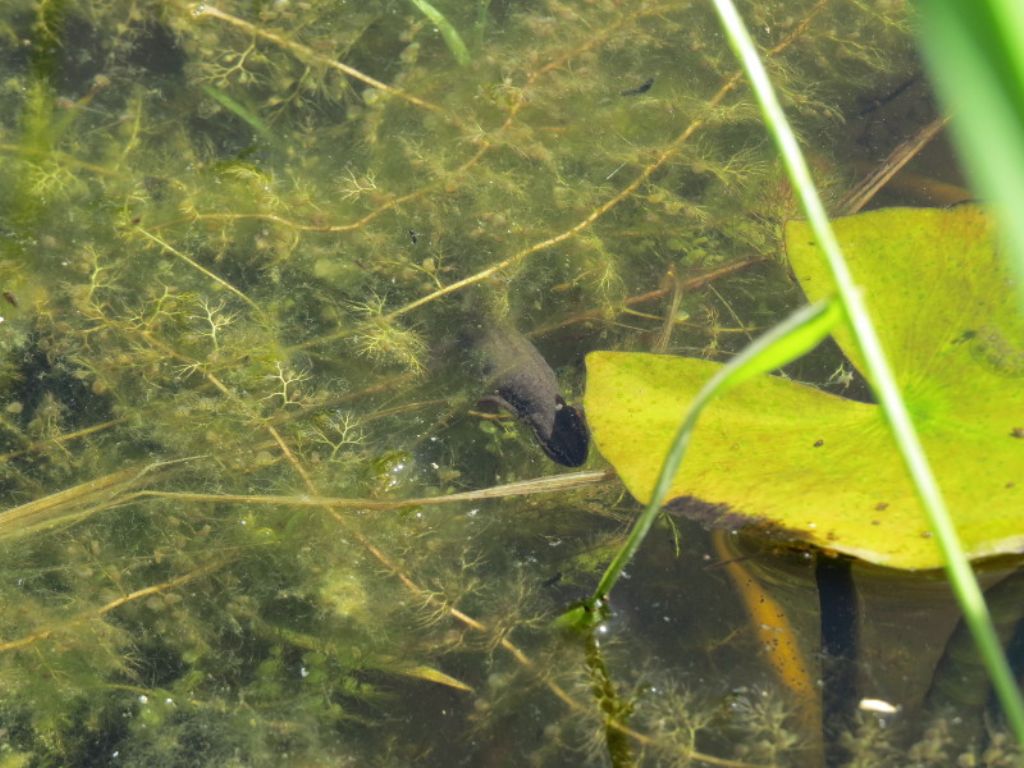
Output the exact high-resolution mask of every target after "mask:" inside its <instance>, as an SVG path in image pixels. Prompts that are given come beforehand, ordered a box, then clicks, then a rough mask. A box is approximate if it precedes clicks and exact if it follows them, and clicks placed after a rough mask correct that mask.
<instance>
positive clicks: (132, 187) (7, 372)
mask: <svg viewBox="0 0 1024 768" xmlns="http://www.w3.org/2000/svg"><path fill="white" fill-rule="evenodd" d="M741 10H742V11H743V13H744V15H745V18H746V20H747V23H748V25H749V26H750V28H751V29H752V30H753V33H754V34H755V37H756V38H757V41H758V43H759V45H760V46H761V47H762V49H763V50H764V51H765V57H766V62H767V65H768V68H769V71H770V73H771V75H772V76H773V78H775V84H776V87H777V88H778V89H779V90H780V92H781V94H782V95H783V99H784V102H785V104H786V107H787V110H788V112H789V114H790V117H791V119H792V120H793V121H794V124H795V126H796V128H797V130H798V132H799V134H800V136H801V138H802V139H803V141H804V142H805V144H806V149H807V151H808V154H809V157H810V158H811V161H812V164H813V166H814V170H815V173H816V175H817V177H818V181H819V183H820V185H821V187H822V189H823V191H824V193H825V195H826V196H827V198H828V199H829V200H830V201H832V204H833V208H834V210H835V211H836V212H837V213H838V212H849V211H851V210H853V209H854V208H856V207H860V205H862V204H865V203H867V204H869V205H872V206H874V205H881V204H893V203H902V204H917V205H944V204H948V203H952V202H957V201H960V200H962V199H965V198H967V197H969V194H968V193H966V192H965V191H964V190H963V187H962V183H961V181H960V179H959V176H958V172H957V170H956V169H955V167H954V166H953V164H952V161H951V160H950V159H949V158H950V155H949V152H948V150H947V149H946V148H945V146H944V144H943V142H942V139H941V137H940V138H939V139H938V140H936V141H935V142H933V143H932V144H931V145H930V146H929V147H927V148H926V149H925V150H924V151H922V152H921V153H920V154H918V155H917V156H916V157H915V159H914V160H913V162H912V163H911V164H910V166H908V170H907V171H905V172H904V173H902V174H900V175H899V176H897V177H896V179H895V180H894V181H893V182H892V183H891V184H889V185H888V186H886V188H885V189H884V190H883V191H882V192H881V193H880V194H879V195H878V196H876V197H872V198H870V199H868V198H867V197H866V198H864V199H862V200H860V201H859V202H858V203H857V204H856V205H854V204H852V203H851V202H850V201H851V197H850V192H851V190H855V189H857V188H858V187H857V185H858V182H859V181H860V179H862V178H863V177H865V176H867V175H868V174H870V173H871V172H872V171H874V170H875V169H876V168H878V167H879V166H880V165H881V164H882V163H883V161H884V159H885V158H886V156H887V155H888V154H889V153H890V152H891V151H892V150H893V149H894V148H895V147H897V146H898V145H899V144H900V143H901V142H903V141H905V140H906V139H907V138H908V137H911V136H913V135H914V134H915V133H916V132H918V131H919V130H921V129H922V128H923V127H925V126H927V125H928V124H930V123H931V122H932V121H933V120H935V118H936V114H937V113H936V111H935V107H934V106H933V104H932V102H931V98H930V96H929V93H928V91H927V86H926V84H925V83H924V82H923V80H922V78H921V75H920V64H919V62H918V60H917V58H916V55H915V52H914V48H913V41H912V36H911V30H910V26H909V17H908V13H909V9H908V8H907V7H905V6H904V5H903V4H902V3H899V2H878V3H872V2H858V1H855V0H819V1H817V2H808V1H805V0H798V1H797V2H792V1H791V0H786V1H783V0H777V1H773V2H756V3H747V4H744V7H743V8H742V9H741ZM868 197H870V196H868ZM795 210H796V206H795V203H794V201H793V199H792V196H791V194H790V191H789V188H788V185H787V183H786V181H785V180H784V177H783V174H782V171H781V169H780V166H779V164H778V162H777V160H776V158H775V154H774V150H773V148H772V146H771V144H770V142H769V140H768V139H767V134H766V133H765V131H764V128H763V125H762V124H761V120H760V116H759V113H758V111H757V109H756V107H755V106H754V104H753V102H752V100H751V98H750V96H749V94H748V92H747V90H746V88H745V87H744V85H743V82H742V79H741V78H740V77H739V76H738V74H737V66H736V64H735V62H734V60H733V57H732V54H731V53H730V51H729V49H728V47H727V45H726V44H725V42H724V40H723V37H722V35H721V33H720V31H719V29H718V27H717V23H716V20H715V18H714V15H713V13H712V11H711V8H710V5H707V4H704V3H692V2H684V1H681V0H666V1H665V2H656V1H655V0H650V1H645V2H637V3H617V2H612V1H611V0H595V2H586V3H580V2H569V1H568V0H545V1H543V2H542V1H540V0H522V1H517V0H476V2H472V3H471V2H453V1H452V0H435V2H434V3H433V4H432V5H429V6H428V5H426V4H425V3H419V2H398V1H397V0H366V1H365V2H364V1H361V2H354V1H353V0H348V1H347V2H346V1H345V0H341V1H334V2H322V1H320V0H309V1H304V2H300V1H299V0H274V1H273V2H270V1H263V0H260V1H257V2H236V1H234V0H224V2H220V3H201V4H200V3H188V2H179V1H178V0H171V1H170V2H167V1H166V0H163V1H161V2H155V0H103V1H102V2H100V1H99V0H47V1H45V2H42V1H40V2H37V1H35V0H7V2H5V3H4V4H3V6H2V8H0V247H2V256H0V289H2V291H3V294H2V295H3V300H2V302H0V315H2V316H3V317H2V322H0V454H2V457H3V459H2V462H0V509H2V511H0V768H14V767H15V766H18V767H20V766H51V765H52V766H98V765H124V766H139V765H148V766H206V765H210V766H214V765H215V766H230V765H238V766H262V765H273V766H282V765H288V766H292V765H294V766H300V765H301V766H308V765H353V766H356V765H359V766H363V765H372V766H407V765H417V766H420V765H423V766H431V765H445V766H449V765H466V766H509V765H536V766H579V765H588V766H589V765H594V766H602V765H614V766H628V765H652V766H653V765H659V766H660V765H719V766H769V765H780V766H790V765H792V766H813V765H826V764H828V765H858V766H867V765H882V764H885V765H897V764H898V765H920V766H946V765H955V764H959V765H991V766H996V765H999V766H1002V765H1016V764H1021V762H1020V761H1021V758H1020V754H1019V752H1018V751H1016V750H1015V748H1014V747H1013V745H1012V739H1010V738H1009V737H1008V735H1007V733H1006V732H1005V729H1004V727H1003V725H1002V722H1001V720H1000V717H999V715H998V712H997V709H996V708H995V707H994V705H993V704H992V703H991V702H990V701H989V698H990V695H989V689H988V684H987V681H986V679H985V678H984V675H983V673H982V672H981V671H980V669H979V667H978V663H977V661H976V660H975V658H974V655H973V651H972V648H971V646H970V644H969V643H967V642H965V640H964V638H963V637H962V634H963V630H962V628H960V627H959V624H958V613H957V611H956V609H955V604H954V603H953V601H952V600H951V598H950V597H949V594H948V588H947V587H946V586H945V582H944V581H943V580H942V578H941V577H940V576H938V575H935V574H924V575H915V576H907V575H900V574H897V573H895V572H890V571H885V570H883V569H879V568H873V567H868V566H865V565H862V564H858V563H851V562H850V561H848V560H845V559H842V558H834V557H831V556H830V555H828V554H822V553H816V552H814V551H810V550H806V549H801V548H799V547H796V546H790V545H788V544H786V543H784V542H780V541H778V540H775V539H772V540H764V539H760V538H758V537H757V536H756V535H752V534H750V533H744V534H742V535H741V534H739V533H737V532H735V531H731V530H711V529H706V528H705V527H703V526H702V525H701V524H700V523H697V522H694V521H693V520H691V519H690V518H688V517H687V514H686V513H687V511H688V510H687V508H686V505H685V504H676V505H673V507H672V509H671V511H670V512H669V513H668V514H666V515H665V516H663V517H662V518H661V520H659V522H658V523H657V524H656V526H655V528H654V529H653V530H652V532H651V534H650V536H649V537H648V539H647V541H646V542H645V543H644V546H643V547H642V549H641V550H640V553H639V555H638V557H637V558H636V560H635V561H634V562H633V563H631V564H630V566H629V567H628V569H627V571H626V574H625V578H624V579H623V580H622V582H620V584H619V585H618V586H617V587H616V590H615V592H614V594H613V595H612V599H611V604H610V606H611V613H610V616H609V617H608V619H607V620H606V621H605V622H603V623H601V624H600V625H599V626H598V627H597V629H596V630H595V631H594V632H593V633H591V634H589V635H586V636H578V635H574V634H568V633H565V632H562V631H559V630H556V629H553V628H552V622H553V621H554V619H556V618H557V617H558V616H559V615H560V614H561V613H562V612H563V611H565V610H566V609H567V608H568V607H569V606H570V605H572V604H573V603H575V602H577V601H579V600H580V599H582V598H584V597H586V596H587V595H588V594H590V593H591V592H592V590H593V589H594V587H595V585H596V584H597V581H598V579H599V578H600V575H601V573H602V571H603V570H604V568H605V567H606V566H607V564H608V562H609V561H610V560H611V558H612V556H613V555H614V553H615V551H616V550H617V548H618V547H619V546H621V544H622V542H623V540H624V538H625V535H626V533H627V531H628V528H629V524H630V522H631V521H632V520H633V519H634V518H635V516H636V515H637V514H638V512H639V510H640V505H639V504H638V503H637V502H636V501H634V500H633V499H632V498H631V497H630V496H629V495H628V494H627V493H626V492H625V490H624V489H623V487H622V485H621V484H620V483H618V482H617V481H616V480H615V478H614V475H613V474H612V473H611V472H609V471H607V465H606V463H605V462H604V461H603V460H602V458H601V456H600V454H599V453H598V451H597V450H596V449H595V448H594V447H593V446H591V448H590V453H589V458H588V459H587V462H586V464H585V465H584V466H583V467H581V468H579V469H568V468H566V467H563V466H559V464H557V463H555V462H553V461H552V460H551V459H550V458H548V456H547V455H545V452H544V451H543V450H542V449H541V446H540V445H539V444H538V441H537V439H536V437H535V435H534V433H533V431H532V430H531V428H530V426H529V425H527V424H525V423H523V422H521V421H516V420H515V419H510V418H496V416H497V415H498V414H495V413H494V412H493V411H494V408H493V407H488V406H487V405H485V404H483V403H478V401H479V400H480V399H481V398H482V397H483V396H485V395H487V394H488V393H489V391H488V383H487V381H485V380H484V379H485V376H483V375H482V374H481V373H480V371H481V366H480V365H479V363H480V361H479V360H478V359H475V356H478V355H479V354H480V353H479V351H478V350H477V351H474V350H473V349H470V347H472V346H473V344H472V334H471V333H470V334H467V329H472V328H479V327H480V326H484V327H492V326H493V327H497V326H499V325H500V326H501V327H506V328H515V329H518V332H521V333H522V334H524V335H525V336H528V337H529V338H530V339H531V340H532V341H531V342H530V343H532V344H535V345H536V347H537V348H538V349H539V350H540V353H541V354H543V356H544V358H545V359H546V360H547V362H548V364H550V366H551V368H552V370H553V371H554V375H555V376H557V380H558V388H559V390H560V392H561V393H562V394H563V395H564V397H565V399H566V400H567V401H568V403H570V404H573V403H579V402H580V400H581V399H582V392H583V388H584V365H583V358H584V356H585V354H586V353H587V352H590V351H592V350H597V349H627V350H641V351H660V352H670V353H675V354H682V355H690V356H697V357H704V358H708V359H712V360H724V359H728V358H729V357H730V356H731V355H733V354H734V353H735V352H736V351H737V350H739V349H742V348H743V346H744V345H745V344H746V343H747V342H748V341H749V340H750V339H751V338H753V337H755V336H756V335H757V334H758V333H759V332H760V331H762V330H764V329H766V328H768V327H770V326H771V325H772V324H774V323H775V322H778V321H779V320H780V319H782V318H783V317H784V316H785V315H786V313H787V312H788V311H790V310H792V309H793V308H795V307H797V306H798V305H800V304H801V303H802V301H803V299H802V295H801V293H800V290H799V288H798V287H797V286H796V284H795V282H794V281H793V280H792V279H791V278H790V276H789V274H788V271H787V269H786V266H785V257H784V253H783V246H782V240H781V225H782V222H784V221H785V220H786V219H788V218H790V217H792V216H793V215H794V213H795ZM786 371H787V374H788V375H790V376H791V377H793V378H796V379H798V380H803V381H807V382H810V383H813V384H815V385H817V386H820V387H822V388H823V389H826V390H828V391H831V392H835V393H839V394H844V395H846V396H848V397H853V398H856V399H861V400H864V399H867V398H868V393H867V389H866V387H865V386H864V384H863V382H862V381H861V380H859V378H857V376H856V374H855V372H853V373H851V371H850V369H849V365H848V364H846V363H844V361H843V359H842V356H841V353H840V352H839V350H838V348H836V347H835V346H834V345H832V344H826V345H823V346H822V347H821V348H820V349H818V350H816V351H815V353H813V354H812V355H810V356H808V357H807V358H805V359H804V360H801V361H798V362H797V363H795V364H793V365H792V366H790V367H789V368H787V369H786ZM545 375H546V374H545ZM506 399H507V398H506ZM549 452H550V451H549ZM526 481H536V482H533V483H532V484H531V483H527V484H526V485H523V484H522V483H524V482H526ZM503 486H508V487H503ZM486 489H495V490H493V491H486ZM477 491H486V492H483V493H479V494H475V495H474V492H477ZM453 494H466V495H463V496H456V497H453V498H451V499H442V501H440V502H438V501H437V500H438V499H439V498H440V497H448V496H452V495H453ZM424 499H425V501H419V502H417V501H410V500H424ZM1013 572H1014V569H1013V564H1012V563H1000V564H998V565H997V566H993V567H991V568H990V569H989V571H988V572H987V574H986V579H987V582H988V583H989V584H991V585H994V586H992V589H993V590H996V592H994V601H995V602H997V603H998V604H999V605H1000V606H1001V607H1000V608H998V609H997V611H998V614H997V620H998V621H999V623H1000V627H1001V629H1002V631H1003V633H1004V635H1005V638H1006V641H1007V644H1008V646H1009V647H1010V649H1011V651H1013V652H1014V653H1015V658H1014V662H1015V663H1016V664H1017V666H1018V671H1019V667H1020V666H1022V665H1024V650H1022V643H1021V639H1020V636H1021V632H1020V630H1019V629H1017V621H1018V619H1019V618H1020V612H1019V610H1017V609H1016V606H1017V605H1020V604H1024V603H1021V601H1020V600H1019V599H1018V597H1017V593H1019V590H1020V588H1019V587H1018V586H1017V585H1016V583H1015V582H1016V581H1019V578H1018V579H1015V577H1014V576H1013ZM757 606H761V612H760V613H759V612H758V608H757ZM766 606H767V610H768V613H767V614H766V613H764V610H765V607H766ZM766 616H767V617H768V618H765V617H766ZM957 761H960V762H957ZM972 761H973V762H972Z"/></svg>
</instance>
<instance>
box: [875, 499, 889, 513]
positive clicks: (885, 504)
mask: <svg viewBox="0 0 1024 768" xmlns="http://www.w3.org/2000/svg"><path fill="white" fill-rule="evenodd" d="M888 508H889V502H888V501H880V502H878V503H877V504H875V509H876V510H878V511H879V512H881V511H882V510H883V509H888Z"/></svg>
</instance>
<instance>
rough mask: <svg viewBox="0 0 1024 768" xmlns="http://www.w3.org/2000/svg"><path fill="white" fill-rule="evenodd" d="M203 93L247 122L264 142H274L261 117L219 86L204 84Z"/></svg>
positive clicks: (268, 127)
mask: <svg viewBox="0 0 1024 768" xmlns="http://www.w3.org/2000/svg"><path fill="white" fill-rule="evenodd" d="M203 93H205V94H206V95H207V96H209V97H210V98H211V99H213V100H214V101H216V102H217V103H218V104H220V105H221V106H222V107H224V109H226V110H228V111H229V112H231V113H232V114H234V115H236V116H237V117H238V118H239V119H241V120H242V121H244V122H245V123H246V124H248V126H249V127H250V128H252V130H253V132H254V133H255V134H256V135H257V136H259V137H260V138H261V139H263V140H264V141H265V142H267V143H268V144H274V143H275V140H276V139H275V136H274V132H273V131H272V130H270V126H268V125H267V124H266V123H265V122H263V120H262V118H260V116H259V115H257V114H256V113H255V112H253V111H252V110H251V109H249V108H248V107H246V106H245V105H244V104H241V103H240V102H238V101H235V100H234V99H233V98H231V97H230V96H228V95H227V94H226V93H225V92H224V91H222V90H221V89H220V88H214V87H213V86H212V85H204V86H203Z"/></svg>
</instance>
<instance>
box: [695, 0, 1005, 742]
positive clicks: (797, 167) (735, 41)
mask: <svg viewBox="0 0 1024 768" xmlns="http://www.w3.org/2000/svg"><path fill="white" fill-rule="evenodd" d="M714 4H715V10H716V11H717V12H718V15H719V17H720V19H721V21H722V25H723V27H724V28H725V30H726V35H727V36H728V38H729V43H730V45H731V46H732V47H733V50H734V51H735V53H736V55H737V57H738V58H739V59H740V61H741V63H742V65H743V68H744V70H746V73H747V76H748V78H749V79H750V82H751V85H752V87H753V90H754V94H755V96H756V98H757V100H758V102H759V104H760V106H761V110H762V112H763V113H764V117H765V122H766V123H767V126H768V129H769V132H770V133H771V135H772V138H773V139H774V140H775V142H776V144H777V145H778V149H779V153H780V155H781V157H782V161H783V163H784V165H785V167H786V171H787V173H788V175H789V178H790V181H791V182H792V184H793V187H794V189H795V190H796V192H797V194H798V196H799V198H800V204H801V206H802V208H803V210H804V214H805V215H806V217H807V221H808V224H809V225H810V226H811V228H812V230H813V231H814V236H815V238H816V239H817V241H818V243H819V244H820V247H821V249H822V251H823V253H824V255H825V258H826V260H827V262H828V265H829V269H830V270H831V272H832V275H833V277H834V279H835V281H836V286H837V288H838V292H839V298H840V300H841V301H842V303H843V306H844V308H845V310H846V314H847V316H848V317H849V321H850V325H851V328H852V330H853V333H854V336H855V338H856V343H857V345H858V346H859V347H860V350H861V353H862V354H863V359H864V362H865V367H866V369H867V370H866V373H867V375H868V379H869V380H870V381H871V382H872V385H873V387H874V390H875V395H876V396H877V398H878V402H879V406H880V407H881V408H882V412H883V413H884V414H885V418H886V420H887V421H888V423H889V427H890V430H891V431H892V434H893V437H894V438H895V440H896V444H897V446H898V448H899V451H900V455H901V456H902V457H903V461H904V464H905V465H906V468H907V471H908V473H909V475H910V477H911V479H912V481H913V483H914V487H915V489H916V491H917V494H918V497H919V498H920V500H921V504H922V506H923V507H924V510H925V513H926V515H927V517H928V522H929V524H930V526H931V529H932V531H933V532H934V534H935V538H936V541H937V543H938V545H939V548H940V549H941V551H942V554H943V558H944V560H945V563H946V573H947V576H948V578H949V581H950V584H951V586H952V588H953V592H954V594H955V595H956V598H957V601H958V602H959V603H960V607H961V609H962V610H963V613H964V621H965V622H966V623H967V625H968V627H969V628H970V630H971V634H972V635H973V637H974V642H975V644H976V645H977V647H978V650H979V652H980V654H981V656H982V659H983V660H984V662H985V666H986V668H987V669H988V673H989V675H990V677H991V679H992V682H993V684H994V687H995V690H996V694H997V696H998V697H999V701H1000V703H1001V704H1002V706H1003V711H1004V712H1005V713H1006V718H1007V721H1008V723H1009V725H1010V727H1011V728H1012V729H1013V732H1014V734H1015V735H1016V737H1017V739H1018V740H1019V741H1020V742H1021V743H1022V744H1024V699H1022V698H1021V693H1020V690H1019V689H1018V688H1017V684H1016V681H1015V680H1014V677H1013V673H1012V672H1011V670H1010V666H1009V664H1008V663H1007V661H1006V657H1005V655H1004V654H1003V649H1002V646H1001V645H1000V644H999V639H998V637H997V635H996V632H995V629H994V627H993V626H992V619H991V617H990V616H989V613H988V610H987V608H986V606H985V599H984V597H983V596H982V593H981V589H980V588H979V586H978V582H977V580H976V579H975V578H974V572H973V571H972V570H971V566H970V563H969V562H968V560H967V558H966V556H965V555H964V551H963V547H962V546H961V544H960V540H959V538H958V536H957V534H956V529H955V528H954V526H953V523H952V521H951V520H950V517H949V513H948V511H947V510H946V505H945V501H944V500H943V498H942V493H941V492H940V490H939V487H938V484H937V483H936V481H935V477H934V475H933V474H932V471H931V468H930V466H929V465H928V460H927V458H926V457H925V455H924V451H923V449H922V447H921V443H920V441H919V439H918V436H917V432H916V430H915V429H914V425H913V423H912V421H911V419H910V415H909V413H908V412H907V408H906V405H905V404H904V402H903V399H902V397H901V396H900V392H899V388H898V387H897V385H896V380H895V378H894V376H893V373H892V369H891V368H890V366H889V363H888V361H887V360H886V358H885V354H884V353H883V352H882V347H881V344H880V343H879V340H878V335H877V334H876V333H875V329H874V327H873V326H872V324H871V320H870V318H869V317H868V314H867V309H866V307H865V305H864V302H863V300H862V298H861V296H860V294H859V292H858V291H857V287H856V285H855V284H854V283H853V279H852V277H851V275H850V271H849V269H848V267H847V265H846V261H845V260H844V259H843V255H842V252H841V251H840V248H839V243H838V242H837V240H836V238H835V234H834V233H833V231H832V228H831V226H830V225H829V221H828V216H827V215H826V214H825V208H824V206H823V205H822V203H821V199H820V198H819V197H818V192H817V189H816V188H815V186H814V182H813V181H812V179H811V174H810V171H809V170H808V168H807V163H806V161H805V160H804V157H803V154H802V153H801V151H800V147H799V145H798V144H797V141H796V136H795V135H794V134H793V130H792V128H791V127H790V125H789V123H788V121H787V120H786V116H785V114H784V113H783V111H782V107H781V106H780V105H779V102H778V99H777V98H776V96H775V91H774V89H773V88H772V85H771V82H770V81H769V79H768V75H767V73H766V72H765V69H764V66H763V64H762V63H761V59H760V57H759V56H758V53H757V49H756V47H755V46H754V41H753V40H751V38H750V35H749V34H748V33H747V30H746V28H745V26H744V24H743V21H742V20H741V19H740V16H739V13H738V12H737V11H736V7H735V5H733V3H732V0H714ZM1006 172H1008V173H1017V172H1019V169H1018V168H1012V167H1010V168H1007V169H1006Z"/></svg>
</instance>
